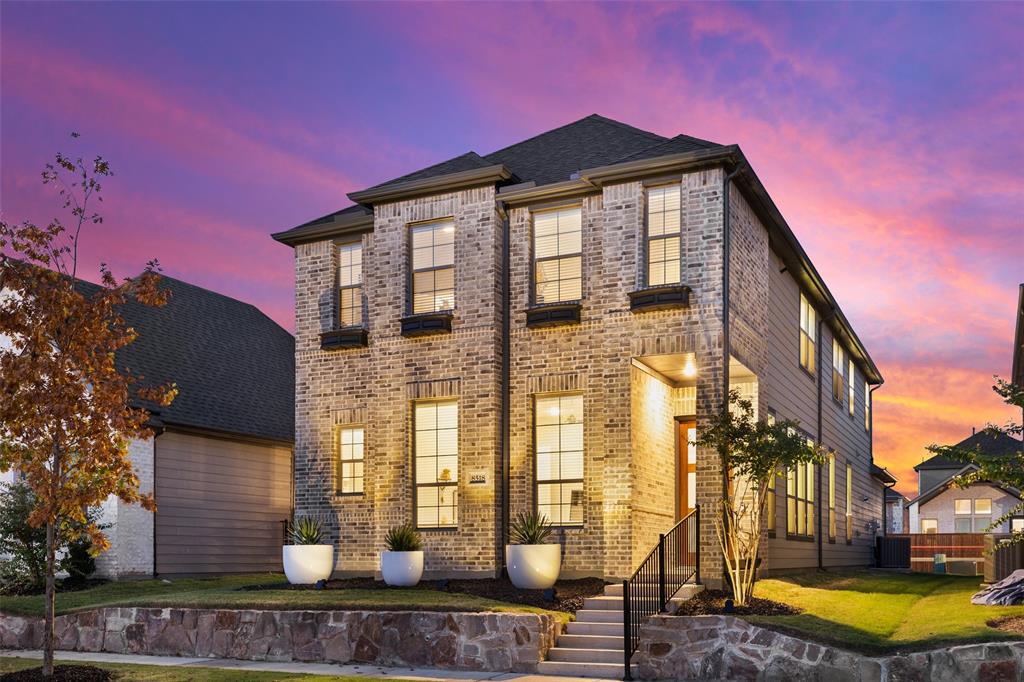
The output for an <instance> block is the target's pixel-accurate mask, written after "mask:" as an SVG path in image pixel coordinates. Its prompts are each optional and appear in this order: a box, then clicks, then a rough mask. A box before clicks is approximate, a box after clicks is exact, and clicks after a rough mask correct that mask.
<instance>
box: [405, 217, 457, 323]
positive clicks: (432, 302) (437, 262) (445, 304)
mask: <svg viewBox="0 0 1024 682" xmlns="http://www.w3.org/2000/svg"><path fill="white" fill-rule="evenodd" d="M409 232H410V237H411V241H412V287H411V290H412V306H411V307H412V312H413V313H436V312H440V311H445V310H452V309H454V308H455V221H454V220H441V221H437V222H433V223H423V224H420V225H413V226H412V227H411V228H410V230H409Z"/></svg>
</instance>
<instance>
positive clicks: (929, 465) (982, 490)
mask: <svg viewBox="0 0 1024 682" xmlns="http://www.w3.org/2000/svg"><path fill="white" fill-rule="evenodd" d="M956 447H958V448H961V449H965V450H978V451H980V452H983V453H985V454H988V455H993V456H1000V455H1008V454H1010V453H1012V452H1016V451H1017V450H1019V449H1020V448H1021V442H1020V441H1019V440H1017V439H1015V438H1012V437H1010V436H1007V435H1005V434H997V435H990V434H989V433H987V432H985V431H979V432H976V433H974V434H972V435H971V436H970V437H968V438H965V439H964V440H962V441H960V442H959V443H957V445H956ZM914 470H915V471H917V474H918V495H917V497H915V498H914V499H913V500H911V501H910V502H909V503H907V509H908V514H909V529H908V530H907V531H906V532H909V533H984V532H987V531H988V528H989V526H991V524H992V521H994V520H995V519H997V518H999V517H1000V516H1002V515H1003V514H1005V513H1006V512H1008V511H1009V510H1010V509H1012V508H1013V507H1015V506H1017V505H1019V504H1020V502H1021V492H1020V491H1019V490H1017V489H1015V488H1010V487H1008V486H1004V485H1000V484H998V483H990V482H979V483H975V484H974V485H972V486H970V487H968V488H960V487H959V486H957V485H956V483H955V478H956V477H957V476H959V475H961V474H965V473H969V472H971V471H976V470H977V467H976V466H974V465H973V464H968V465H964V464H963V463H961V462H957V461H954V460H951V459H948V458H946V457H943V456H941V455H935V456H933V457H931V458H929V459H927V460H925V461H923V462H921V463H920V464H918V465H917V466H915V467H914ZM1011 528H1012V529H1013V530H1024V518H1022V519H1012V520H1011V522H1010V523H1004V524H1002V525H1000V526H998V527H997V528H994V529H993V532H997V533H1006V532H1009V531H1010V529H1011Z"/></svg>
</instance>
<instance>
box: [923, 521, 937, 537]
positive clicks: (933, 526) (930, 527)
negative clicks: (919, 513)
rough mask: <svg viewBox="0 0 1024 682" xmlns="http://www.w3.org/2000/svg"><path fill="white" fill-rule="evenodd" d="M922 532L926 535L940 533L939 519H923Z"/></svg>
mask: <svg viewBox="0 0 1024 682" xmlns="http://www.w3.org/2000/svg"><path fill="white" fill-rule="evenodd" d="M921 532H922V533H924V534H925V535H935V534H936V533H938V532H939V521H938V519H921Z"/></svg>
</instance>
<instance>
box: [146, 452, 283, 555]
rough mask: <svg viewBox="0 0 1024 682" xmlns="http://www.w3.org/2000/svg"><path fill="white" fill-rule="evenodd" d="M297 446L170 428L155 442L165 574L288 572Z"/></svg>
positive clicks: (159, 545)
mask: <svg viewBox="0 0 1024 682" xmlns="http://www.w3.org/2000/svg"><path fill="white" fill-rule="evenodd" d="M291 459H292V457H291V450H290V449H289V448H288V447H285V446H272V445H257V444H253V443H243V442H238V441H232V440H226V439H221V438H208V437H203V436H196V435H191V434H182V433H174V432H167V433H164V434H163V435H161V436H160V437H159V438H157V441H156V502H157V514H156V570H157V573H159V574H165V575H166V574H186V573H187V574H192V573H238V572H246V571H279V570H281V534H282V526H281V522H282V521H283V520H285V519H287V518H289V517H290V516H291Z"/></svg>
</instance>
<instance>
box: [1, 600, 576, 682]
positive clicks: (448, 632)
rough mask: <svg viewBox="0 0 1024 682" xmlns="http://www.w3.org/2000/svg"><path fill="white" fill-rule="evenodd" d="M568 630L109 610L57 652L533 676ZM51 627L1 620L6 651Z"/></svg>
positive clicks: (344, 614)
mask: <svg viewBox="0 0 1024 682" xmlns="http://www.w3.org/2000/svg"><path fill="white" fill-rule="evenodd" d="M561 630H562V623H561V621H560V620H559V619H558V618H557V617H555V616H551V615H547V614H537V613H494V612H482V613H473V612H439V611H308V610H305V611H277V610H255V609H189V608H144V607H110V608H101V609H94V610H90V611H81V612H76V613H71V614H65V615H61V616H58V617H57V619H56V622H55V627H54V631H55V634H56V638H57V649H59V650H62V651H93V652H99V651H103V652H109V653H117V654H150V655H162V656H190V657H192V656H194V657H209V658H232V659H240V660H250V661H301V662H310V663H313V662H317V663H321V662H328V663H372V664H376V665H386V666H412V667H428V668H442V669H451V670H480V671H487V672H533V671H534V670H535V669H536V666H537V663H538V662H540V661H542V660H543V659H544V657H545V656H546V655H547V651H548V649H550V648H551V647H553V646H554V643H555V639H556V638H557V636H558V634H559V633H560V632H561ZM43 632H44V625H43V619H42V618H39V617H35V616H15V615H10V614H4V613H0V646H2V647H3V648H5V649H40V648H42V644H43Z"/></svg>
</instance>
